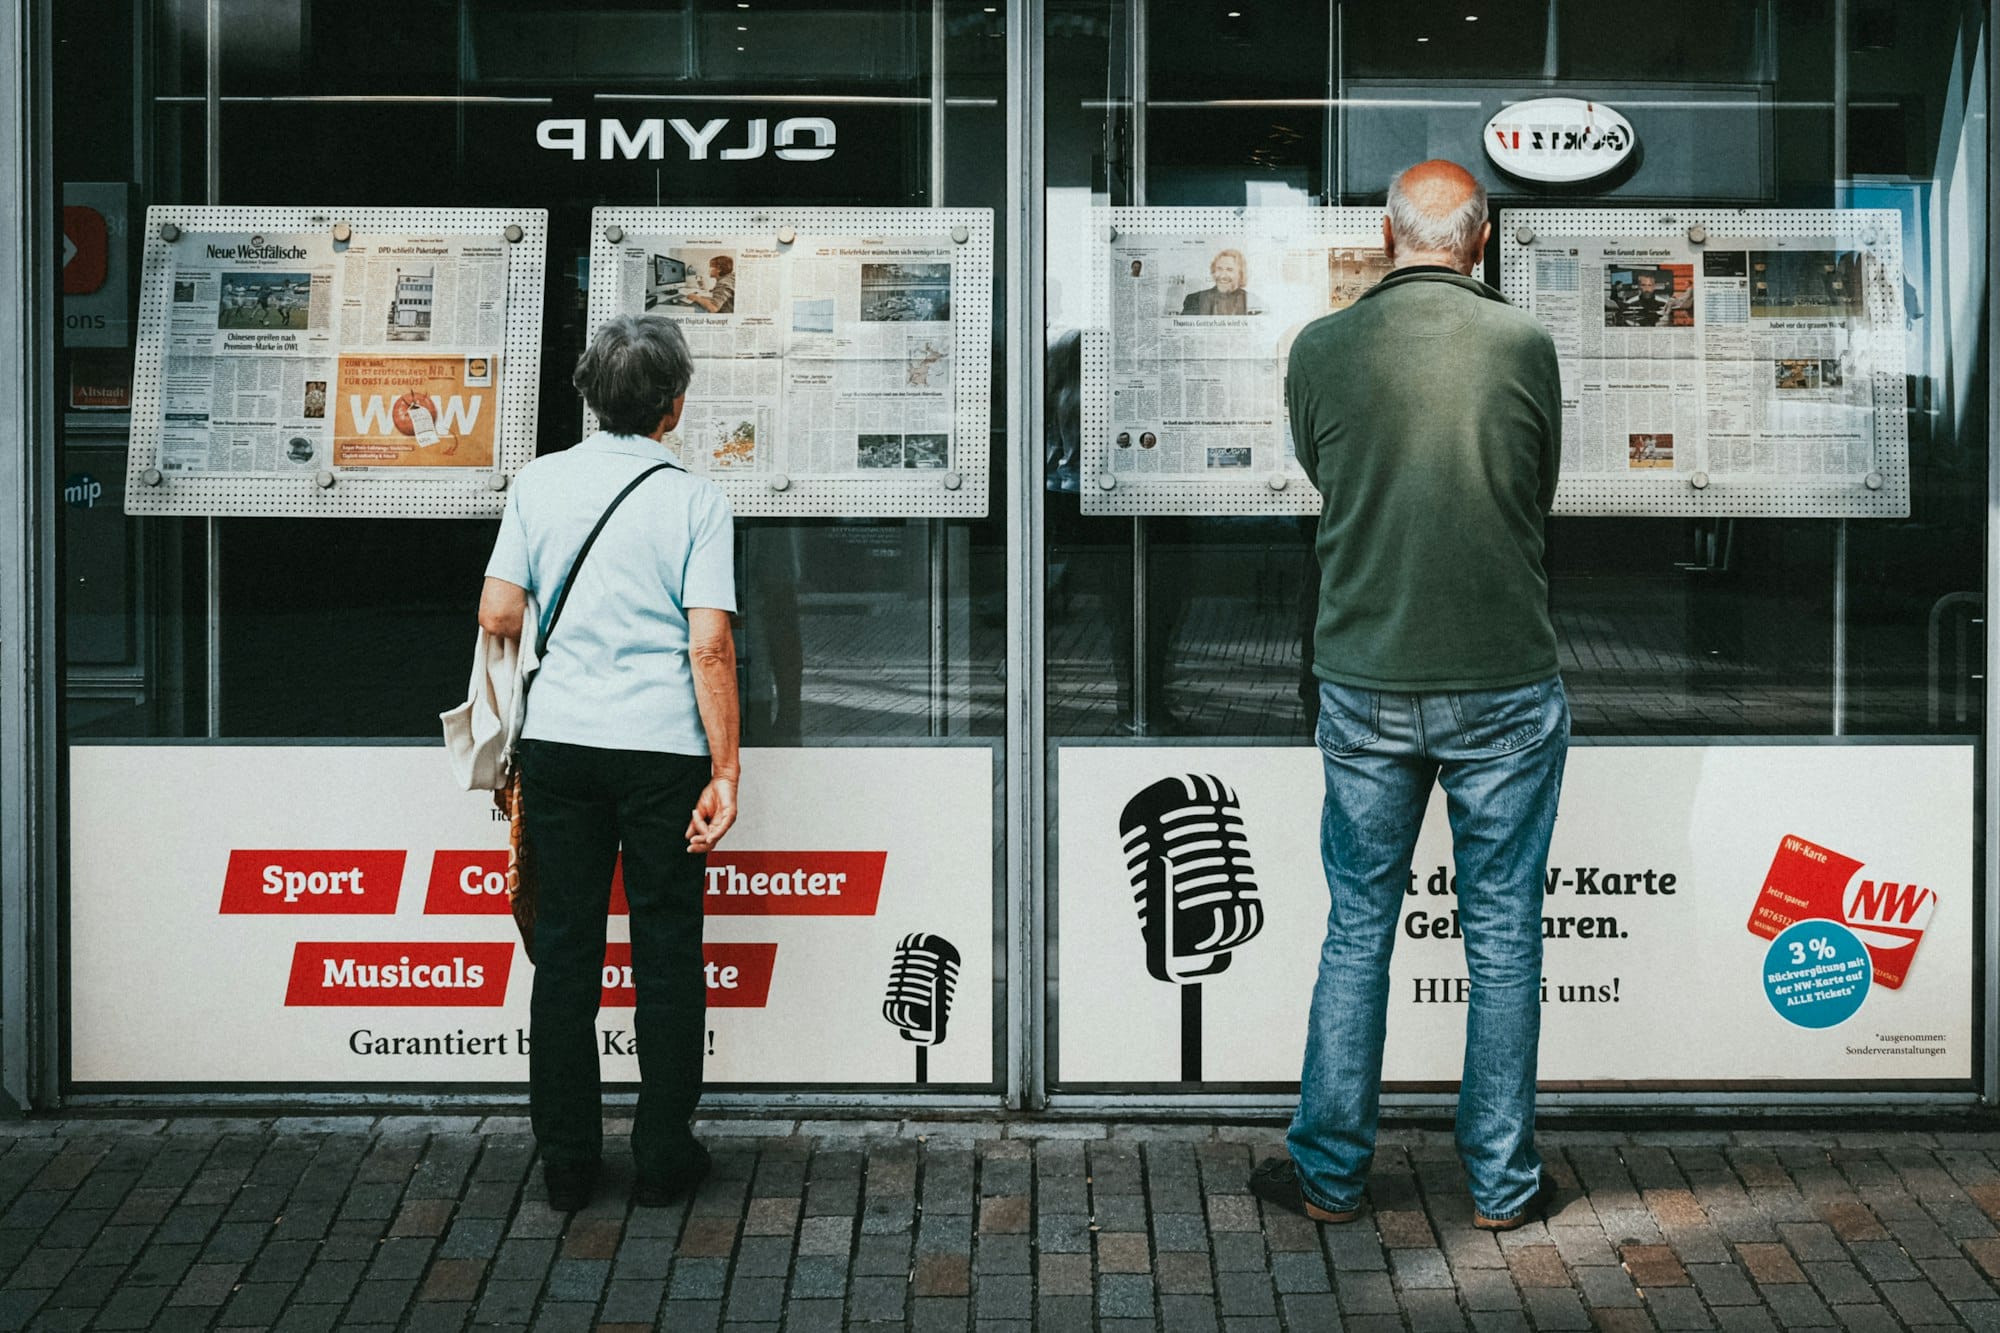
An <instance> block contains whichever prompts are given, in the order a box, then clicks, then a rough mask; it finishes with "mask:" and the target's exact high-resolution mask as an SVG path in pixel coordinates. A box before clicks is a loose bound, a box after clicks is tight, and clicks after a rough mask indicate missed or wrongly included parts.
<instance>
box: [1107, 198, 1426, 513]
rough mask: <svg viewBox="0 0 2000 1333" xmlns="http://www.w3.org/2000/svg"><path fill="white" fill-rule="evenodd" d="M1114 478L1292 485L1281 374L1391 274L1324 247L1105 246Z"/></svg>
mask: <svg viewBox="0 0 2000 1333" xmlns="http://www.w3.org/2000/svg"><path fill="white" fill-rule="evenodd" d="M1108 262H1109V264H1110V266H1111V269H1110V281H1109V289H1110V309H1109V310H1108V311H1106V312H1105V315H1106V318H1107V327H1108V328H1109V330H1110V335H1111V337H1110V344H1111V348H1110V350H1111V398H1110V403H1111V425H1110V436H1111V438H1110V440H1109V442H1108V446H1109V447H1108V449H1107V457H1108V458H1109V460H1110V470H1111V472H1112V473H1113V474H1130V475H1133V476H1154V477H1168V476H1173V477H1187V478H1194V479H1200V478H1203V477H1223V476H1228V477H1237V478H1240V477H1243V476H1245V475H1263V474H1271V473H1277V472H1283V473H1286V474H1288V475H1290V476H1300V475H1302V474H1301V473H1300V471H1299V467H1298V462H1297V455H1296V451H1295V449H1294V447H1293V444H1292V438H1291V430H1290V424H1289V422H1288V421H1287V420H1286V416H1285V399H1284V375H1285V362H1286V359H1287V357H1288V356H1289V355H1290V353H1291V346H1292V341H1293V339H1294V338H1296V337H1297V336H1298V333H1299V330H1301V329H1303V328H1304V327H1305V326H1306V325H1307V324H1309V323H1311V322H1312V321H1313V320H1315V319H1318V318H1320V317H1321V316H1323V315H1327V314H1330V313H1332V312H1333V311H1335V310H1341V309H1345V308H1346V307H1347V306H1349V305H1352V304H1353V303H1354V302H1355V301H1356V300H1358V299H1360V297H1361V295H1362V293H1364V292H1366V291H1367V290H1368V289H1369V288H1370V287H1372V286H1374V285H1375V283H1377V282H1379V281H1380V280H1381V279H1382V278H1383V277H1384V276H1385V275H1386V274H1387V273H1388V271H1389V263H1388V260H1387V258H1386V257H1385V256H1384V255H1383V254H1382V252H1381V250H1380V249H1375V248H1367V247H1359V246H1346V245H1339V244H1336V243H1335V242H1334V241H1333V240H1332V239H1330V238H1324V237H1310V238H1304V237H1302V238H1296V239H1282V238H1271V237H1256V236H1222V237H1208V236H1189V235H1184V234H1162V233H1142V232H1134V233H1132V234H1129V235H1127V234H1121V235H1119V236H1117V237H1116V238H1115V239H1114V240H1113V241H1112V243H1111V245H1110V247H1109V260H1108Z"/></svg>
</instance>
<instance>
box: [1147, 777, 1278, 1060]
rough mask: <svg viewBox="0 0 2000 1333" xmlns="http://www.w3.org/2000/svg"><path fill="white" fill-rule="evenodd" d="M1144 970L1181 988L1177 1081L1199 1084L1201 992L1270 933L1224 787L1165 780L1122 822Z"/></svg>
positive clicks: (1238, 819) (1239, 823)
mask: <svg viewBox="0 0 2000 1333" xmlns="http://www.w3.org/2000/svg"><path fill="white" fill-rule="evenodd" d="M1118 831H1119V833H1120V834H1122V835H1123V836H1124V839H1125V857H1126V861H1125V865H1126V869H1127V870H1128V871H1130V872H1131V876H1132V887H1133V888H1134V889H1135V890H1137V892H1135V893H1134V894H1133V895H1132V898H1133V901H1134V902H1136V903H1138V905H1139V932H1140V934H1142V935H1144V936H1145V939H1146V970H1147V971H1148V972H1150V973H1152V974H1153V976H1154V977H1155V978H1157V979H1158V980H1161V981H1165V982H1170V983H1172V984H1174V985H1177V986H1179V987H1180V988H1181V1078H1182V1079H1183V1080H1184V1081H1186V1082H1190V1083H1198V1082H1200V1081H1201V983H1200V981H1199V980H1197V978H1200V977H1212V976H1214V975H1216V974H1217V973H1219V972H1222V971H1224V970H1225V969H1226V968H1228V966H1229V962H1230V959H1231V958H1233V957H1234V956H1235V955H1234V950H1236V949H1237V948H1238V947H1240V946H1241V945H1243V944H1245V943H1247V942H1249V941H1250V940H1251V939H1252V938H1254V937H1255V936H1256V934H1257V932H1258V931H1260V930H1262V929H1263V928H1264V902H1263V900H1262V899H1261V898H1259V897H1258V896H1257V879H1256V872H1255V871H1253V870H1252V869H1251V866H1250V855H1249V851H1248V848H1247V846H1246V843H1245V839H1244V836H1243V812H1242V806H1241V805H1239V804H1238V802H1237V800H1236V793H1235V792H1233V791H1231V790H1230V789H1229V788H1228V787H1226V786H1224V785H1223V783H1222V779H1220V778H1218V777H1216V776H1214V775H1213V774H1209V775H1207V776H1202V775H1199V774H1194V773H1189V774H1185V775H1183V776H1181V777H1177V778H1161V779H1160V780H1159V781H1158V782H1155V783H1154V784H1152V785H1151V786H1150V787H1147V788H1146V789H1145V790H1144V791H1141V792H1140V793H1139V794H1138V795H1136V796H1134V797H1133V798H1132V799H1131V800H1129V801H1127V802H1126V803H1125V813H1124V815H1123V816H1122V817H1121V818H1120V819H1119V821H1118Z"/></svg>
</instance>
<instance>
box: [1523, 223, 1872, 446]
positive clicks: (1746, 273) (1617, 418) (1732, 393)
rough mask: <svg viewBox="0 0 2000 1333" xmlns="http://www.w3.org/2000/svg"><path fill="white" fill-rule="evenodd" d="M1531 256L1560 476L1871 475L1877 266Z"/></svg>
mask: <svg viewBox="0 0 2000 1333" xmlns="http://www.w3.org/2000/svg"><path fill="white" fill-rule="evenodd" d="M1532 258H1533V264H1532V290H1533V296H1532V309H1533V310H1534V313H1535V315H1536V316H1537V317H1538V318H1539V319H1540V320H1541V321H1542V323H1543V325H1544V326H1545V327H1547V329H1548V330H1549V332H1550V334H1551V336H1552V337H1553V338H1554V339H1555V343H1556V350H1557V354H1558V356H1559V357H1560V359H1561V364H1562V378H1563V459H1562V472H1563V476H1564V477H1565V478H1572V477H1579V478H1597V479H1609V478H1642V477H1646V476H1649V475H1654V474H1667V475H1672V474H1689V475H1691V474H1693V473H1695V472H1706V473H1708V474H1710V475H1711V476H1714V477H1718V478H1733V479H1737V480H1742V481H1755V482H1760V483H1777V484H1782V483H1784V482H1786V481H1787V480H1789V481H1792V482H1794V483H1797V484H1805V485H1813V484H1818V485H1825V484H1828V483H1834V482H1851V481H1857V480H1859V479H1860V478H1861V477H1863V476H1865V475H1866V474H1867V473H1868V472H1869V471H1870V469H1871V467H1872V464H1873V458H1874V452H1875V401H1874V387H1873V366H1872V358H1871V356H1870V353H1869V349H1870V347H1871V345H1872V341H1873V333H1874V330H1873V328H1872V323H1871V318H1870V314H1869V309H1868V302H1867V299H1866V295H1865V293H1866V290H1867V288H1866V278H1867V272H1866V266H1867V265H1869V264H1872V263H1875V262H1877V261H1876V259H1875V258H1874V257H1873V256H1871V255H1866V254H1864V253H1863V252H1861V251H1859V250H1857V249H1853V248H1848V247H1843V246H1841V245H1838V244H1836V243H1835V242H1834V241H1833V239H1832V238H1826V239H1825V240H1824V241H1823V242H1821V243H1815V242H1812V241H1803V242H1802V241H1800V240H1797V239H1790V238H1788V239H1787V240H1786V241H1784V242H1782V243H1780V242H1778V241H1776V240H1774V239H1772V238H1768V237H1748V238H1738V239H1734V240H1728V241H1722V240H1710V241H1709V242H1708V243H1707V244H1705V245H1699V246H1698V245H1695V244H1693V243H1692V242H1690V241H1688V240H1686V239H1684V238H1644V239H1636V238H1610V239H1595V240H1571V239H1566V238H1562V239H1559V238H1549V239H1546V240H1544V241H1541V242H1538V243H1537V244H1536V246H1535V249H1534V254H1533V257H1532ZM1889 336H1891V337H1897V336H1900V331H1897V330H1890V331H1889Z"/></svg>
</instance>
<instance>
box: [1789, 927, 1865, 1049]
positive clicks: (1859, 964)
mask: <svg viewBox="0 0 2000 1333" xmlns="http://www.w3.org/2000/svg"><path fill="white" fill-rule="evenodd" d="M1874 980H1875V968H1874V964H1873V963H1871V962H1870V961H1869V958H1868V950H1867V949H1866V948H1864V947H1862V944H1861V941H1860V939H1859V938H1857V937H1856V935H1855V934H1854V932H1853V931H1851V930H1849V929H1848V928H1847V927H1846V926H1844V925H1842V924H1840V922H1838V921H1824V920H1813V921H1798V922H1794V923H1793V924H1792V925H1790V926H1787V927H1786V928H1785V929H1784V931H1783V932H1782V933H1780V934H1779V936H1778V938H1777V939H1775V940H1772V941H1771V947H1770V949H1769V951H1767V952H1766V953H1765V955H1764V994H1765V996H1766V998H1768V999H1769V1000H1770V1001H1771V1007H1772V1008H1773V1009H1776V1010H1777V1011H1778V1016H1779V1017H1780V1018H1782V1019H1784V1020H1785V1021H1786V1022H1788V1023H1794V1024H1797V1025H1798V1026H1799V1027H1802V1028H1830V1027H1834V1026H1836V1025H1838V1024H1841V1023H1845V1022H1846V1021H1847V1020H1848V1019H1850V1018H1852V1017H1854V1015H1855V1012H1856V1011H1857V1010H1859V1009H1860V1008H1861V1002H1862V1001H1863V1000H1865V999H1867V998H1868V988H1869V987H1870V986H1871V985H1873V984H1874Z"/></svg>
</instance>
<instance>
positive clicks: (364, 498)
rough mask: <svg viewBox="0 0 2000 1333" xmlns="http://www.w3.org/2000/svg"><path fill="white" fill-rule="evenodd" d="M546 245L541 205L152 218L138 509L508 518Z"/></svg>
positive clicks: (524, 459) (522, 439) (525, 445)
mask: <svg viewBox="0 0 2000 1333" xmlns="http://www.w3.org/2000/svg"><path fill="white" fill-rule="evenodd" d="M547 241H548V214H547V213H546V212H545V211H543V210H541V209H470V208H459V209H426V208H342V207H331V206H329V207H324V208H208V207H194V206H178V205H177V206H167V207H156V208H152V209H149V210H148V211H147V217H146V239H145V257H144V262H143V268H142V270H141V277H140V304H139V337H138V355H137V363H136V368H135V374H134V382H133V411H132V448H131V453H130V456H129V465H128V473H129V475H128V478H127V485H126V490H125V494H126V510H127V512H129V513H133V514H233V515H256V514H262V515H288V516H297V517H325V518H337V517H360V516H373V517H410V518H479V517H491V516H494V515H497V514H498V513H499V512H500V510H501V507H502V505H503V504H504V502H505V498H506V495H505V492H506V486H507V482H508V480H509V479H510V478H511V477H512V476H513V475H514V474H515V473H517V472H519V471H520V470H521V469H522V468H523V467H526V466H527V464H528V462H529V461H530V460H531V459H532V458H533V457H534V454H535V425H536V408H537V391H536V388H537V384H536V381H537V376H538V374H539V368H540V358H541V336H542V284H543V279H544V273H543V256H544V254H545V252H546V249H547Z"/></svg>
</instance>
